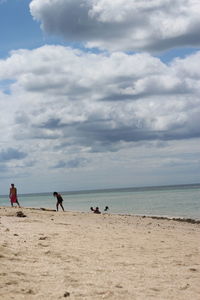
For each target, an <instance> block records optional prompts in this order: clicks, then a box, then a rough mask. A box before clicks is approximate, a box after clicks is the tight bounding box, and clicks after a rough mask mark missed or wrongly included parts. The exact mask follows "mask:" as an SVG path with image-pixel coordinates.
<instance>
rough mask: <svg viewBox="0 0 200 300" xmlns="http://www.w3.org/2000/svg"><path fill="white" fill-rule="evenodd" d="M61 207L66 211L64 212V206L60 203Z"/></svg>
mask: <svg viewBox="0 0 200 300" xmlns="http://www.w3.org/2000/svg"><path fill="white" fill-rule="evenodd" d="M60 206H61V207H62V210H63V211H65V210H64V207H63V205H62V203H60Z"/></svg>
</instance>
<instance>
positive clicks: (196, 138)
mask: <svg viewBox="0 0 200 300" xmlns="http://www.w3.org/2000/svg"><path fill="white" fill-rule="evenodd" d="M199 28H200V2H199V1H198V0H140V1H138V0H115V1H111V0H32V1H27V0H0V111H1V118H0V171H1V172H0V194H5V193H7V191H8V189H9V185H10V183H11V182H14V183H15V184H16V185H17V186H18V189H19V191H20V192H21V193H28V192H45V191H47V192H48V191H49V192H51V191H54V190H58V191H70V190H80V189H96V188H111V187H131V186H133V187H134V186H150V185H168V184H182V183H197V182H200V180H199V176H200V158H199V152H200V117H199V115H200V65H199V62H200V34H199Z"/></svg>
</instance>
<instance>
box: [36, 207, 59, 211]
mask: <svg viewBox="0 0 200 300" xmlns="http://www.w3.org/2000/svg"><path fill="white" fill-rule="evenodd" d="M40 209H41V210H45V211H56V210H55V209H49V208H44V207H40Z"/></svg>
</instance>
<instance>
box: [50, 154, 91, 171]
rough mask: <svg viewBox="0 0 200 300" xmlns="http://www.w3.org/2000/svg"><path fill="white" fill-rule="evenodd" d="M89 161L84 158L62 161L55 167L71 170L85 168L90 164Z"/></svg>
mask: <svg viewBox="0 0 200 300" xmlns="http://www.w3.org/2000/svg"><path fill="white" fill-rule="evenodd" d="M88 162H89V161H88V159H86V158H83V157H76V158H74V159H71V160H67V161H63V160H60V161H59V162H58V163H57V164H56V165H54V166H53V168H55V169H60V168H69V169H76V168H79V167H83V166H85V165H87V164H88Z"/></svg>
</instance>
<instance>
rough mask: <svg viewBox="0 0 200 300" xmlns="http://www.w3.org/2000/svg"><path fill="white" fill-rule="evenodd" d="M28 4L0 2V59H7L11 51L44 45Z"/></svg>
mask: <svg viewBox="0 0 200 300" xmlns="http://www.w3.org/2000/svg"><path fill="white" fill-rule="evenodd" d="M29 2H30V1H29ZM29 2H28V1H25V0H21V1H19V0H7V1H5V2H0V20H1V26H0V45H1V46H0V58H5V57H7V56H8V55H9V52H10V51H11V50H14V49H21V48H26V49H27V48H28V49H32V48H35V47H39V46H41V45H42V44H43V43H44V41H43V33H42V31H41V29H40V26H39V24H38V23H37V22H36V21H34V20H33V18H32V16H31V14H30V11H29Z"/></svg>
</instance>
